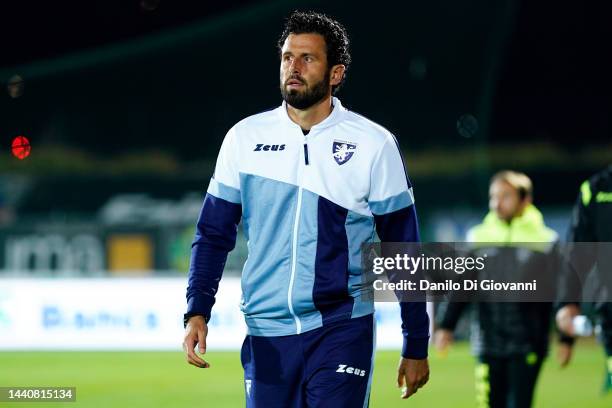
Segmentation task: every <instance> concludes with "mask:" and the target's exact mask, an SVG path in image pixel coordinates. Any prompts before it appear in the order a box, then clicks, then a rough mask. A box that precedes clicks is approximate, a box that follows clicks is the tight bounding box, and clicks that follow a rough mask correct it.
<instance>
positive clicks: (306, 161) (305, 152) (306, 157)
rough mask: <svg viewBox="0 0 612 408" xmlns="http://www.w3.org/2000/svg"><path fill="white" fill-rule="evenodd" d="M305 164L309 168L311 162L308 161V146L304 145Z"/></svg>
mask: <svg viewBox="0 0 612 408" xmlns="http://www.w3.org/2000/svg"><path fill="white" fill-rule="evenodd" d="M304 164H305V165H307V166H308V164H310V162H309V161H308V144H307V143H304Z"/></svg>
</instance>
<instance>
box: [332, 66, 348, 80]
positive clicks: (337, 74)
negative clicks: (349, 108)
mask: <svg viewBox="0 0 612 408" xmlns="http://www.w3.org/2000/svg"><path fill="white" fill-rule="evenodd" d="M345 70H346V67H345V66H344V65H343V64H338V65H334V66H333V67H332V68H331V73H330V75H329V83H330V84H331V85H338V84H339V83H340V82H342V78H344V71H345Z"/></svg>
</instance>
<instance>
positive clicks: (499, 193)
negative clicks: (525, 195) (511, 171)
mask: <svg viewBox="0 0 612 408" xmlns="http://www.w3.org/2000/svg"><path fill="white" fill-rule="evenodd" d="M526 205H527V199H525V200H521V197H520V195H519V192H518V191H517V190H516V189H515V188H514V187H512V186H511V185H510V184H509V183H508V182H506V181H503V180H496V181H494V182H493V183H492V184H491V186H490V187H489V209H490V210H491V211H495V213H496V214H497V216H498V217H499V218H500V219H502V220H504V221H507V222H510V220H512V218H514V217H516V216H517V215H519V214H520V213H521V212H522V211H523V209H524V208H525V206H526Z"/></svg>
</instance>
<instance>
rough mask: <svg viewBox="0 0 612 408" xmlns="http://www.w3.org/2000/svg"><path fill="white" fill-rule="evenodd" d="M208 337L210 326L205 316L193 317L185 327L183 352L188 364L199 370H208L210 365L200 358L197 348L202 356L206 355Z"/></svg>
mask: <svg viewBox="0 0 612 408" xmlns="http://www.w3.org/2000/svg"><path fill="white" fill-rule="evenodd" d="M207 335H208V325H207V324H206V320H204V316H192V317H191V318H189V320H188V321H187V326H186V327H185V339H184V340H183V351H184V352H185V357H186V358H187V362H188V363H189V364H191V365H194V366H196V367H199V368H208V367H210V364H208V363H207V362H206V361H204V360H203V359H202V357H200V356H198V355H197V354H196V352H195V346H196V344H197V345H198V351H199V352H200V354H206V336H207Z"/></svg>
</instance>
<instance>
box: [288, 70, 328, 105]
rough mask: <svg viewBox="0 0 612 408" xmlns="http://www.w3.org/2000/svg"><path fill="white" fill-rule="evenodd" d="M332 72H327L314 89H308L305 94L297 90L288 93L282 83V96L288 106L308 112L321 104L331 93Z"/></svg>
mask: <svg viewBox="0 0 612 408" xmlns="http://www.w3.org/2000/svg"><path fill="white" fill-rule="evenodd" d="M329 80H330V72H329V71H326V72H325V76H324V77H323V79H322V80H321V81H319V82H317V83H315V84H314V85H313V86H312V88H308V89H306V90H305V91H303V92H300V91H299V90H297V89H292V90H290V91H287V87H286V86H285V83H283V82H281V87H280V88H281V95H282V96H283V99H284V100H285V102H287V104H288V105H291V106H292V107H294V108H295V109H299V110H306V109H308V108H310V107H311V106H313V105H315V104H317V103H319V102H321V101H322V100H323V99H324V98H325V97H326V96H327V93H328V92H329Z"/></svg>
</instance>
